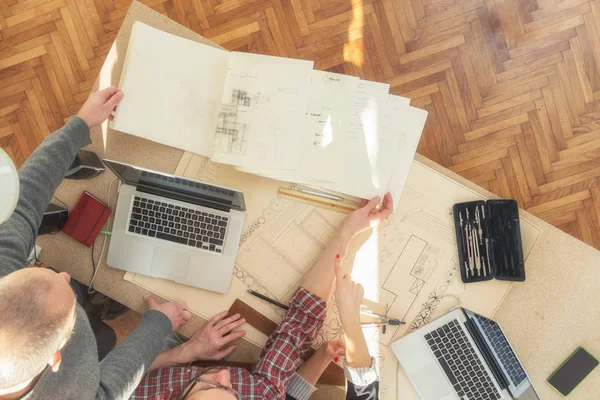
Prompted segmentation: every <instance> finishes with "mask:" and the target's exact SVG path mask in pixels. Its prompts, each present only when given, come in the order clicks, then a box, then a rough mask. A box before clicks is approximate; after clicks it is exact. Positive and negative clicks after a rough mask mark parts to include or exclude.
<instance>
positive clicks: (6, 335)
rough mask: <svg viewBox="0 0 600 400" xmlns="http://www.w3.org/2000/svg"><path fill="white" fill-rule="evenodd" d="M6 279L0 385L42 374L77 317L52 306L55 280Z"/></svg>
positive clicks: (1, 289)
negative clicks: (50, 295)
mask: <svg viewBox="0 0 600 400" xmlns="http://www.w3.org/2000/svg"><path fill="white" fill-rule="evenodd" d="M5 279H6V278H5ZM5 279H4V282H2V281H3V279H0V389H9V388H12V387H15V386H17V385H20V384H22V383H24V382H26V381H27V380H29V379H32V378H34V377H35V376H36V375H37V374H39V373H40V372H41V371H42V370H43V369H44V367H45V366H46V365H47V364H48V361H50V359H52V356H53V355H54V353H56V351H58V350H59V348H60V345H61V343H62V342H63V340H64V339H65V337H66V335H67V334H68V330H69V328H70V327H71V325H70V322H71V321H72V319H71V318H72V317H73V313H72V312H71V311H69V312H64V308H61V310H60V311H58V310H56V308H53V307H52V299H51V298H49V296H48V294H51V293H52V292H53V285H54V284H53V282H52V281H50V280H48V279H46V278H44V277H39V278H36V277H32V278H31V279H27V280H26V281H25V282H23V283H20V282H19V283H16V284H13V283H12V282H8V281H6V280H5ZM54 291H55V290H54Z"/></svg>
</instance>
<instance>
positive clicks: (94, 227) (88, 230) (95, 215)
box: [62, 192, 112, 247]
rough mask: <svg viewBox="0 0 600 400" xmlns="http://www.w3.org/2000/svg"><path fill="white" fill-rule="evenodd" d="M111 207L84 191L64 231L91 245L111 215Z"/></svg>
mask: <svg viewBox="0 0 600 400" xmlns="http://www.w3.org/2000/svg"><path fill="white" fill-rule="evenodd" d="M111 212H112V211H111V209H110V208H108V206H107V205H106V204H104V203H103V202H102V201H100V200H98V199H97V198H96V197H94V196H93V195H91V194H90V193H88V192H83V193H82V195H81V197H80V198H79V200H77V204H75V207H73V210H71V212H70V213H69V217H68V218H67V223H66V224H65V226H64V227H63V229H62V231H63V232H64V233H66V234H67V235H69V236H71V237H72V238H73V239H75V240H77V241H78V242H80V243H83V244H85V245H86V246H87V247H91V246H92V244H93V243H94V240H96V237H97V236H98V234H99V233H100V230H101V229H102V227H103V226H104V224H105V223H106V220H107V219H108V217H110V214H111Z"/></svg>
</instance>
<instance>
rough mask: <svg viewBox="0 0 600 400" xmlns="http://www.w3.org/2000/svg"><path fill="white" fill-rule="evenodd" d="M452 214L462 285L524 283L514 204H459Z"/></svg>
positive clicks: (495, 201)
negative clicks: (486, 282)
mask: <svg viewBox="0 0 600 400" xmlns="http://www.w3.org/2000/svg"><path fill="white" fill-rule="evenodd" d="M453 213H454V225H455V228H456V240H457V243H458V258H459V262H460V274H461V278H462V281H463V282H465V283H470V282H480V281H488V280H490V279H494V278H496V279H500V280H507V281H520V282H522V281H524V280H525V263H524V261H523V259H524V258H523V246H522V243H521V227H520V224H519V207H518V205H517V202H516V201H515V200H488V201H472V202H468V203H459V204H455V205H454V207H453Z"/></svg>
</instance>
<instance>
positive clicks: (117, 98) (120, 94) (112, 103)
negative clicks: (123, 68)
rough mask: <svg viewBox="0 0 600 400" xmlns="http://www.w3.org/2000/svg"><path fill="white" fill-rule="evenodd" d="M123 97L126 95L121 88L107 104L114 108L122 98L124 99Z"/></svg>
mask: <svg viewBox="0 0 600 400" xmlns="http://www.w3.org/2000/svg"><path fill="white" fill-rule="evenodd" d="M123 97H125V94H124V93H123V92H122V91H120V90H119V91H117V92H116V93H114V94H113V95H112V97H111V98H110V99H108V101H107V102H106V105H107V106H108V107H110V108H111V109H113V108H115V107H116V106H117V104H119V103H120V102H121V100H123Z"/></svg>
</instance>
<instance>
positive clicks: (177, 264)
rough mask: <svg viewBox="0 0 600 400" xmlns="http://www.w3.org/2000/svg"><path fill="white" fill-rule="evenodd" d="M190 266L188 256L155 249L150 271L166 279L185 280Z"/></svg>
mask: <svg viewBox="0 0 600 400" xmlns="http://www.w3.org/2000/svg"><path fill="white" fill-rule="evenodd" d="M189 266H190V256H189V255H188V254H186V253H184V252H182V251H176V250H171V249H165V248H164V247H156V248H155V249H154V255H153V257H152V266H151V267H150V269H151V270H152V271H154V272H158V273H159V274H163V275H165V276H166V277H168V278H170V279H173V278H185V276H186V275H187V270H188V267H189Z"/></svg>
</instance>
